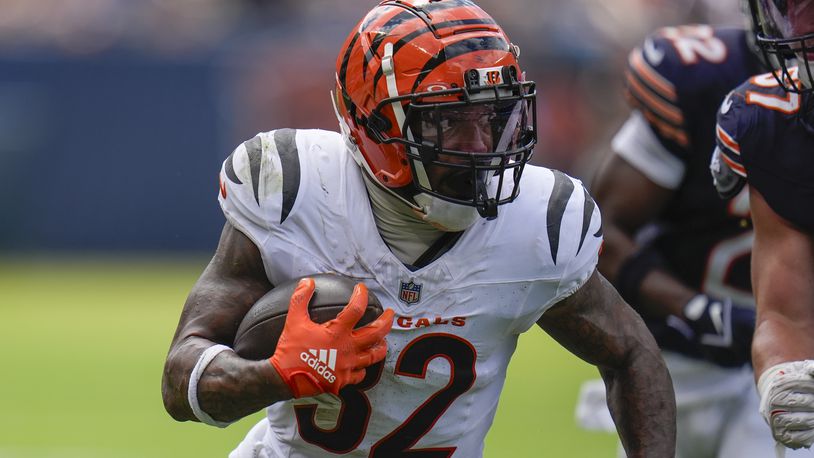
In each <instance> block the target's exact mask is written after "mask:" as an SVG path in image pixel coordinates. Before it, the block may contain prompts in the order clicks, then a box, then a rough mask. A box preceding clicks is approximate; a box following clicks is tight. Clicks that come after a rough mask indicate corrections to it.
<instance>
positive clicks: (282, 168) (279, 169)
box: [218, 129, 300, 227]
mask: <svg viewBox="0 0 814 458" xmlns="http://www.w3.org/2000/svg"><path fill="white" fill-rule="evenodd" d="M296 133H297V131H296V130H294V129H281V130H275V131H271V132H264V133H260V134H258V135H256V136H255V137H254V138H252V139H250V140H247V141H245V142H243V143H241V144H240V145H239V146H238V147H237V148H235V150H234V151H233V152H232V154H230V155H229V157H227V158H226V160H225V161H224V162H223V167H222V168H221V173H220V195H219V196H218V200H219V201H220V204H221V207H222V209H223V211H224V213H225V214H226V216H227V218H230V220H231V222H232V223H235V224H236V225H237V226H238V227H244V226H246V225H247V224H253V225H257V226H261V227H266V226H268V225H269V224H282V223H283V222H284V221H285V220H286V218H287V217H288V215H289V213H290V212H291V210H292V208H293V207H294V203H295V202H296V200H297V196H298V193H299V189H300V156H299V151H298V149H297V143H296Z"/></svg>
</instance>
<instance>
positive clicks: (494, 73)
mask: <svg viewBox="0 0 814 458" xmlns="http://www.w3.org/2000/svg"><path fill="white" fill-rule="evenodd" d="M486 83H487V84H490V85H495V84H500V83H502V80H501V78H500V72H499V71H498V70H491V71H488V72H486Z"/></svg>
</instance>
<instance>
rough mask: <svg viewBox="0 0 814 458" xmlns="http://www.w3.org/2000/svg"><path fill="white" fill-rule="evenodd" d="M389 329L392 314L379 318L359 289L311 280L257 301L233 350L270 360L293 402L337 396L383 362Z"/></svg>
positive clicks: (330, 279)
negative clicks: (370, 367) (294, 399)
mask: <svg viewBox="0 0 814 458" xmlns="http://www.w3.org/2000/svg"><path fill="white" fill-rule="evenodd" d="M349 298H350V299H349ZM346 303H347V305H345V304H346ZM392 323H393V311H392V310H389V309H388V310H387V311H385V312H383V311H382V306H381V304H380V303H379V301H378V299H377V298H376V297H375V296H374V295H372V294H369V293H368V291H367V287H366V286H365V285H364V284H362V283H359V284H357V285H355V286H354V284H353V282H352V281H351V280H348V279H346V278H342V277H339V276H336V275H328V274H322V275H314V276H312V277H309V278H304V279H301V280H299V281H296V280H295V281H292V282H288V283H284V284H282V285H280V286H278V287H276V288H274V289H272V290H271V291H270V292H268V293H267V294H266V295H265V296H263V297H262V298H261V299H260V300H259V301H257V303H256V304H255V305H254V306H253V307H252V308H251V309H250V310H249V312H248V313H247V314H246V316H245V317H244V318H243V321H242V322H241V324H240V326H239V327H238V331H237V335H236V337H235V342H234V349H235V351H236V352H237V354H238V355H240V356H242V357H244V358H248V359H263V358H268V357H269V356H270V362H271V364H272V365H274V367H275V369H277V372H278V373H279V374H280V376H281V378H282V379H283V380H284V381H285V382H286V384H287V385H288V387H289V389H290V390H291V393H292V395H293V396H294V397H295V398H299V397H305V396H315V395H318V394H321V393H326V392H327V393H333V394H338V393H339V390H340V389H341V388H342V387H344V386H345V385H349V384H355V383H359V382H361V381H362V379H363V378H364V376H365V368H366V367H368V366H370V365H372V364H375V363H377V362H379V361H381V360H382V359H384V357H385V356H386V355H387V343H386V341H385V336H386V335H387V333H388V332H389V331H390V328H391V326H392Z"/></svg>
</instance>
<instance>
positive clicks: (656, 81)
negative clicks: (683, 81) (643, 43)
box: [628, 48, 678, 102]
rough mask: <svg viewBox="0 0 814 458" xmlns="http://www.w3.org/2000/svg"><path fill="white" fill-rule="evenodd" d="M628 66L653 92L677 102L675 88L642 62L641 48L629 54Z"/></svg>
mask: <svg viewBox="0 0 814 458" xmlns="http://www.w3.org/2000/svg"><path fill="white" fill-rule="evenodd" d="M628 64H629V65H630V68H631V69H632V70H633V71H634V72H635V73H636V74H637V75H638V76H639V77H640V78H641V79H642V80H643V81H645V82H646V83H647V85H648V87H650V89H651V90H653V92H655V93H657V94H659V95H661V96H662V97H664V98H665V99H667V100H669V101H671V102H677V101H678V95H677V94H676V89H675V86H673V84H672V83H671V82H669V81H667V80H666V79H664V77H662V76H661V75H659V73H658V72H657V71H655V70H653V67H651V66H650V64H648V63H647V61H645V60H644V57H643V56H642V50H641V48H636V49H634V50H633V51H631V52H630V55H629V57H628Z"/></svg>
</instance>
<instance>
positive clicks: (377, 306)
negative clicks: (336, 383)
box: [234, 274, 383, 360]
mask: <svg viewBox="0 0 814 458" xmlns="http://www.w3.org/2000/svg"><path fill="white" fill-rule="evenodd" d="M308 277H310V278H313V279H314V284H315V286H316V289H315V290H314V296H313V297H312V298H311V302H310V303H309V304H308V312H309V314H310V316H311V319H312V320H313V321H314V322H316V323H325V322H326V321H329V320H331V319H333V318H335V317H336V315H337V314H339V312H340V311H341V310H342V309H343V308H344V307H345V305H346V304H347V303H348V299H349V298H350V296H351V293H352V292H353V287H354V286H355V285H356V283H357V281H354V280H351V279H349V278H346V277H341V276H339V275H335V274H317V275H309V276H308ZM299 281H300V279H299V278H297V279H294V280H291V281H288V282H285V283H282V284H280V285H278V286H276V287H275V288H273V289H272V290H271V291H269V292H268V293H266V294H265V295H264V296H263V297H261V298H260V299H259V300H258V301H257V302H256V303H255V304H254V305H253V306H252V308H251V309H249V311H248V313H246V316H244V317H243V321H241V323H240V326H239V327H238V328H237V335H236V336H235V342H234V350H235V352H237V354H238V355H240V356H242V357H243V358H247V359H254V360H259V359H264V358H270V357H271V355H273V354H274V350H275V349H276V348H277V341H278V340H279V339H280V334H282V332H283V326H285V318H286V315H287V313H288V302H289V300H290V299H291V294H293V293H294V288H296V286H297V283H298V282H299ZM382 312H383V309H382V305H381V303H380V302H379V299H378V298H376V296H375V295H374V294H373V293H372V292H370V291H369V290H368V304H367V309H366V310H365V314H364V315H363V316H362V318H361V319H360V320H359V322H358V323H357V324H356V327H357V328H358V327H360V326H364V325H366V324H368V323H370V322H371V321H373V320H375V319H376V318H377V317H378V316H379V315H381V314H382Z"/></svg>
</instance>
